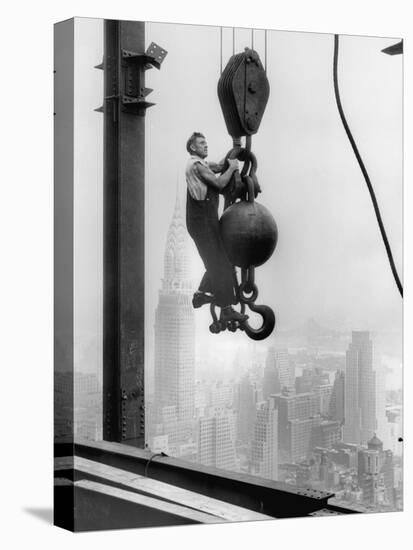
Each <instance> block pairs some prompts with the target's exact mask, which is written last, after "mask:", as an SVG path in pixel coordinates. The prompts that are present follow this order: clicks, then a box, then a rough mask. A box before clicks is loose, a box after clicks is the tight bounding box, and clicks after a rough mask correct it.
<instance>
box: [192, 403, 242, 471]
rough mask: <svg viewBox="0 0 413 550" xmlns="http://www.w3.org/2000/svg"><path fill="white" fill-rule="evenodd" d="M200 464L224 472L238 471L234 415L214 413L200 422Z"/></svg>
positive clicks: (224, 411)
mask: <svg viewBox="0 0 413 550" xmlns="http://www.w3.org/2000/svg"><path fill="white" fill-rule="evenodd" d="M198 462H200V463H201V464H203V465H205V466H214V467H215V468H222V469H224V470H235V469H236V455H235V425H234V414H233V412H232V411H231V410H229V409H222V410H216V411H214V414H213V415H210V416H205V417H203V418H200V419H199V420H198Z"/></svg>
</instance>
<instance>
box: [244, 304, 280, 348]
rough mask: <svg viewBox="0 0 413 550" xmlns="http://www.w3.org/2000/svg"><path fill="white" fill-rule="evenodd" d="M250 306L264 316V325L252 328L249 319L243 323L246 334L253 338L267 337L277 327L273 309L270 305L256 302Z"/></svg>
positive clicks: (262, 338)
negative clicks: (256, 303) (259, 304)
mask: <svg viewBox="0 0 413 550" xmlns="http://www.w3.org/2000/svg"><path fill="white" fill-rule="evenodd" d="M248 307H249V308H250V310H251V311H253V312H254V313H258V315H261V317H262V325H261V326H260V328H252V327H251V326H250V325H249V323H248V321H245V323H243V327H244V330H245V332H246V334H247V335H248V336H249V337H250V338H251V339H252V340H264V339H265V338H267V337H268V336H269V335H270V334H271V333H272V331H273V330H274V327H275V315H274V312H273V310H272V309H271V308H270V307H269V306H264V305H262V306H256V305H255V304H248Z"/></svg>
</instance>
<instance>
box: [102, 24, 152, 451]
mask: <svg viewBox="0 0 413 550" xmlns="http://www.w3.org/2000/svg"><path fill="white" fill-rule="evenodd" d="M144 42H145V25H144V23H143V22H134V21H113V20H107V21H105V37H104V49H105V50H104V62H103V68H104V93H105V101H104V107H103V111H104V206H103V211H104V214H103V216H104V218H103V219H104V222H103V223H104V229H103V238H104V253H103V257H104V260H103V261H104V275H103V293H104V303H103V438H104V439H106V440H110V441H123V442H125V443H128V444H130V445H134V446H137V447H143V446H144V391H143V388H144V184H145V178H144V170H145V163H144V161H145V116H144V113H143V114H136V113H135V114H134V113H131V112H130V111H128V110H126V109H125V108H124V106H123V104H122V94H124V90H125V86H127V83H125V82H124V79H125V75H126V74H127V73H126V71H125V70H124V67H123V65H122V63H124V61H123V60H122V50H130V51H134V52H144ZM139 85H140V86H141V87H143V86H144V71H143V70H142V71H141V80H140V82H139Z"/></svg>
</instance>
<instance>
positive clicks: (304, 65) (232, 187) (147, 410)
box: [55, 18, 403, 531]
mask: <svg viewBox="0 0 413 550" xmlns="http://www.w3.org/2000/svg"><path fill="white" fill-rule="evenodd" d="M65 33H66V34H67V35H69V37H71V36H72V35H73V44H72V47H73V59H72V60H71V62H72V67H73V79H74V80H73V81H74V87H73V99H74V109H73V138H74V141H73V185H72V188H71V193H72V195H73V218H72V220H69V222H70V221H71V223H72V224H73V242H72V246H73V266H74V269H73V280H70V281H67V280H66V284H68V285H73V296H74V299H73V310H72V312H71V314H72V319H73V325H72V324H71V325H70V327H69V330H70V331H71V330H72V326H73V335H72V336H73V350H72V353H71V354H69V355H68V353H67V336H68V333H67V332H66V331H65V329H64V323H65V321H67V317H66V318H65V315H66V313H67V307H68V304H67V299H68V295H67V294H66V295H65V297H64V300H63V306H64V308H65V309H64V310H62V311H60V310H59V309H58V312H61V313H62V316H61V317H59V316H58V317H57V331H56V348H55V350H56V363H55V369H56V370H55V400H56V401H55V403H56V404H55V407H56V408H55V414H56V418H55V440H56V446H55V449H56V450H55V452H56V458H55V464H56V466H55V467H56V470H55V483H56V488H55V495H56V496H55V498H56V503H57V508H56V512H57V515H56V516H55V517H56V518H57V519H56V520H55V521H56V522H57V523H58V524H60V525H62V526H66V527H68V528H69V529H73V530H75V531H77V530H93V529H110V528H112V529H118V528H122V527H148V526H160V525H176V524H191V523H214V522H233V521H252V520H265V519H271V518H292V517H300V516H320V515H344V514H352V513H353V514H354V513H359V514H360V513H372V512H377V513H378V512H394V511H401V510H403V497H402V495H403V461H402V460H403V452H402V449H403V410H402V405H403V403H402V296H403V282H402V278H401V273H402V267H403V265H402V261H403V258H402V77H403V65H402V59H403V40H402V39H401V38H399V37H393V38H380V37H370V36H351V35H344V36H342V35H338V34H318V33H306V32H289V31H276V30H268V29H253V28H236V27H233V28H228V27H222V26H216V27H214V26H201V25H178V24H170V23H144V22H139V21H138V22H134V21H119V20H100V19H88V18H75V19H73V20H69V21H66V22H63V23H58V24H57V25H56V27H55V47H56V53H55V56H56V67H55V71H56V74H55V80H56V84H55V86H56V88H55V90H56V92H55V93H56V96H55V97H56V115H55V125H56V129H57V130H56V136H57V141H56V155H57V158H58V159H59V155H62V158H63V156H64V153H66V151H65V152H64V153H63V152H61V151H60V149H59V147H60V142H59V138H60V137H61V136H60V133H59V132H60V131H61V132H62V133H64V132H65V131H66V132H67V131H68V126H65V127H64V128H63V129H61V127H60V124H61V120H62V119H63V115H61V111H60V110H59V103H60V101H61V98H60V97H59V90H60V86H63V84H62V82H63V81H64V80H65V79H67V78H68V73H67V71H64V67H65V63H68V60H67V54H68V50H67V47H66V45H65V40H66V38H65ZM69 40H71V38H69ZM59 71H63V73H64V74H63V75H60V74H59ZM62 89H63V88H62ZM61 93H62V94H65V93H67V88H66V89H63V91H62V92H61ZM59 118H60V119H61V120H60V121H59ZM57 170H59V166H58V165H57ZM56 186H57V194H56V197H57V203H56V204H57V209H59V208H60V207H61V205H60V203H59V198H60V193H61V195H62V200H65V197H64V193H67V190H68V188H67V187H65V188H64V189H63V188H62V189H60V188H59V174H58V173H57V179H56ZM66 214H67V210H66ZM64 216H65V213H63V214H62V218H63V217H64ZM62 218H60V217H59V219H58V220H57V222H56V223H57V225H56V227H57V230H59V224H60V221H61V220H62ZM71 236H72V235H71ZM62 238H63V239H64V238H65V237H64V236H63V237H62ZM63 250H64V248H63V247H59V251H58V252H57V255H59V253H60V252H63ZM57 258H58V256H57ZM59 265H60V267H61V266H62V265H63V264H58V265H57V273H58V274H59V269H60V267H59ZM65 277H67V273H62V274H61V281H63V282H62V284H63V285H64V284H65V281H64V279H65ZM59 300H60V298H59V297H57V302H58V305H59V303H60V301H59ZM65 301H66V303H65ZM59 323H61V324H59ZM59 327H62V331H59ZM68 366H69V368H68ZM70 367H73V368H70ZM72 441H74V447H71V445H73V443H72ZM71 449H73V456H69V455H70V453H69V455H68V451H70V450H71ZM69 495H72V496H71V498H72V500H70V498H69ZM60 503H63V504H62V507H60ZM71 506H73V508H74V513H73V511H71V510H70V508H71ZM61 516H62V517H61Z"/></svg>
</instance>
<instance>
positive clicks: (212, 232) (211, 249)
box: [186, 185, 235, 307]
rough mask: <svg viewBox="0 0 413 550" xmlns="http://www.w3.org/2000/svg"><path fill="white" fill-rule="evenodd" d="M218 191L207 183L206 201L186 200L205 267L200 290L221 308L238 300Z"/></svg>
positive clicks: (188, 222)
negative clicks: (228, 255) (211, 297)
mask: <svg viewBox="0 0 413 550" xmlns="http://www.w3.org/2000/svg"><path fill="white" fill-rule="evenodd" d="M218 203H219V193H218V190H216V189H215V188H213V187H211V186H210V185H208V187H207V194H206V197H205V199H204V200H195V199H193V198H192V197H191V195H190V193H189V191H188V192H187V199H186V226H187V228H188V232H189V234H190V235H191V237H192V238H193V240H194V241H195V244H196V247H197V249H198V252H199V255H200V256H201V258H202V261H203V262H204V266H205V269H206V273H205V275H204V276H203V277H202V280H201V283H200V285H199V290H200V291H201V292H210V293H212V294H213V295H214V297H215V299H214V302H215V303H216V304H217V305H218V306H219V307H225V306H229V305H231V304H234V303H235V293H234V282H233V266H232V265H231V263H230V261H229V260H228V257H227V255H226V252H225V249H224V245H223V243H222V239H221V234H220V230H219V219H218Z"/></svg>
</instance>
